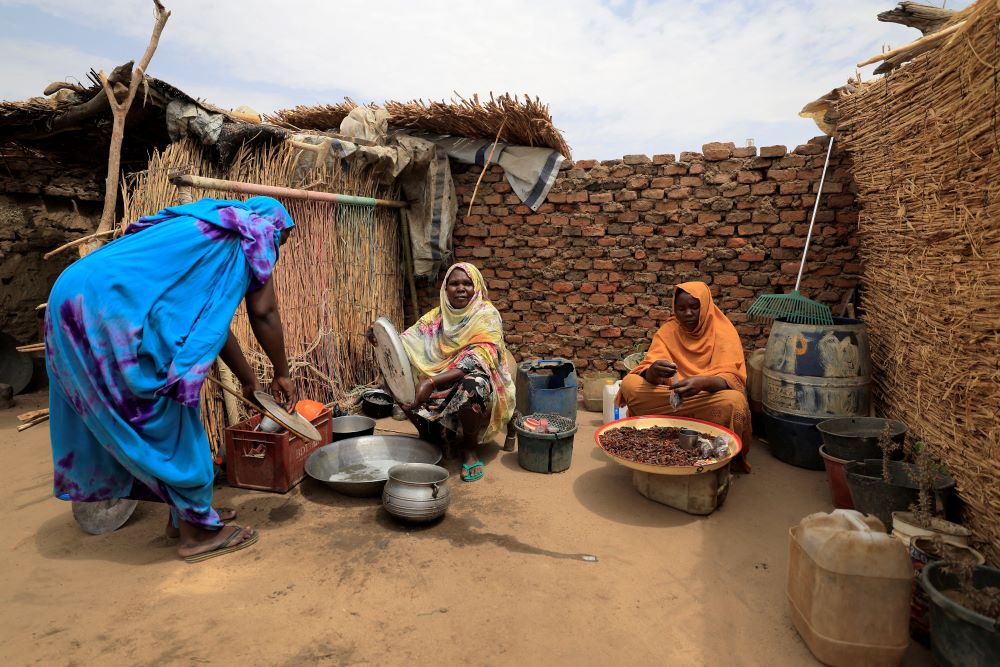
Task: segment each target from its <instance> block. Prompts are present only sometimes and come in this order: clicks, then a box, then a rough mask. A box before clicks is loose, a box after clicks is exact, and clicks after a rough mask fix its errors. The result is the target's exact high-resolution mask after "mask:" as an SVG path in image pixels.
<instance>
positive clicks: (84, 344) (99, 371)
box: [51, 294, 156, 427]
mask: <svg viewBox="0 0 1000 667" xmlns="http://www.w3.org/2000/svg"><path fill="white" fill-rule="evenodd" d="M59 320H60V324H61V327H62V331H63V333H64V334H65V336H66V338H67V339H68V340H69V341H70V342H71V343H72V345H73V347H74V349H76V350H77V352H78V354H81V355H83V362H84V366H85V367H86V368H87V371H88V373H87V374H88V378H87V383H88V384H89V385H90V386H91V387H92V388H93V389H95V391H93V392H89V394H88V395H89V396H90V401H93V400H95V399H94V397H96V396H106V397H107V399H108V400H109V401H110V403H111V405H110V407H112V408H113V409H114V411H115V412H116V413H118V414H119V415H120V416H121V417H123V418H124V419H125V420H126V421H128V422H129V423H130V424H132V425H133V426H136V427H139V426H141V425H142V424H143V423H145V422H146V421H147V420H148V419H149V418H150V417H151V416H152V415H153V413H154V408H155V403H156V399H155V398H143V397H141V396H136V395H135V394H134V393H133V392H132V391H131V389H130V388H129V386H128V383H127V382H126V381H125V373H126V371H127V370H128V369H129V368H132V367H134V366H135V365H136V363H137V359H136V356H135V353H134V352H131V351H130V350H131V345H130V342H131V339H133V338H134V337H135V336H136V335H137V332H138V329H135V328H133V329H130V330H125V331H123V330H121V329H118V328H113V327H109V326H105V327H104V329H105V330H104V331H103V332H102V333H104V334H105V335H106V337H107V339H109V340H110V341H111V349H110V350H105V349H102V348H104V347H106V345H104V344H103V341H104V340H105V337H104V336H98V337H97V340H96V341H91V339H90V336H88V333H87V322H86V309H85V307H84V303H83V295H82V294H81V295H77V296H76V297H75V298H73V299H67V300H66V301H63V302H62V304H60V306H59ZM116 352H117V353H118V354H119V355H120V356H119V357H117V358H115V356H114V355H115V353H116ZM51 365H52V367H53V368H54V369H55V370H56V371H57V373H59V374H60V375H65V374H64V373H62V372H61V371H60V369H59V366H60V364H59V357H58V355H57V356H55V357H54V358H53V359H52V360H51ZM75 385H76V383H72V384H70V385H69V386H66V385H64V391H66V395H67V397H68V398H69V399H70V403H71V404H72V405H73V407H74V408H75V409H77V410H78V411H79V414H81V415H83V414H85V413H86V412H87V409H88V407H90V405H91V404H92V403H91V402H88V400H86V399H84V397H83V396H82V395H81V393H80V392H78V391H75ZM99 389H104V390H105V391H99Z"/></svg>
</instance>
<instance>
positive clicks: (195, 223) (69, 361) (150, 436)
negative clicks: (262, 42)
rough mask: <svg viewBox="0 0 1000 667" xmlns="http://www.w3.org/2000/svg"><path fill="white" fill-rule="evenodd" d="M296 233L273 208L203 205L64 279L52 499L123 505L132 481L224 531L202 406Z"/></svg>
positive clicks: (168, 216) (264, 204)
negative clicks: (251, 300)
mask: <svg viewBox="0 0 1000 667" xmlns="http://www.w3.org/2000/svg"><path fill="white" fill-rule="evenodd" d="M292 226H293V222H292V219H291V217H290V216H289V215H288V212H287V211H286V210H285V208H284V207H283V206H282V205H281V204H280V203H279V202H278V201H277V200H275V199H272V198H270V197H253V198H251V199H249V200H247V201H246V202H239V201H226V200H218V199H202V200H201V201H198V202H195V203H193V204H186V205H184V206H176V207H173V208H168V209H164V210H162V211H160V212H159V213H157V214H156V215H153V216H148V217H145V218H140V219H139V221H137V222H136V223H134V224H132V225H130V226H129V227H128V229H127V230H126V232H125V235H124V236H123V237H122V238H120V239H117V240H116V241H114V242H112V243H110V244H108V245H106V246H104V247H103V248H101V249H100V250H97V251H96V252H93V253H91V254H90V255H87V256H86V257H84V258H82V259H80V260H79V261H77V262H76V263H74V264H72V265H71V266H70V267H69V268H67V269H66V270H65V271H64V272H63V273H62V275H61V276H59V279H58V280H57V281H56V284H55V286H54V287H53V288H52V293H51V294H50V296H49V303H48V308H47V313H46V320H45V352H46V366H47V368H48V372H49V378H50V380H51V383H50V385H51V386H50V390H49V408H50V418H51V435H52V455H53V461H54V464H55V480H54V487H55V488H54V490H55V495H57V496H61V495H63V494H68V495H69V497H70V498H71V499H72V500H78V501H94V500H107V499H111V498H122V497H125V496H128V495H129V494H130V492H131V490H132V484H133V481H134V480H135V479H138V480H139V481H140V482H142V483H143V484H145V485H146V486H148V487H149V488H150V489H152V490H153V491H154V492H155V493H156V494H157V495H159V496H160V497H161V498H162V499H163V500H164V501H166V502H167V503H169V504H170V506H171V507H172V508H173V509H174V510H175V511H176V515H177V516H179V517H180V518H181V519H184V520H186V521H188V522H190V523H193V524H197V525H200V526H203V527H218V526H220V525H221V523H220V522H219V517H218V515H217V514H216V512H215V511H214V510H213V509H212V507H211V502H212V482H213V477H214V471H213V468H212V458H211V449H210V447H209V443H208V438H207V436H206V434H205V430H204V428H203V427H202V425H201V415H200V410H199V408H198V397H199V393H200V390H201V385H202V382H203V381H204V378H205V375H206V374H207V373H208V371H209V369H210V368H211V366H212V363H213V362H214V361H215V358H216V357H217V356H218V354H219V352H220V351H221V349H222V346H223V344H224V343H225V341H226V337H227V335H228V332H229V324H230V321H231V320H232V318H233V314H234V313H235V312H236V308H237V307H238V306H239V303H240V301H241V300H242V299H243V297H244V296H245V295H246V293H247V292H248V291H252V290H254V289H258V288H260V287H261V286H263V285H264V284H265V283H266V282H267V281H268V279H270V277H271V273H272V271H273V270H274V265H275V263H276V262H277V260H278V246H279V243H280V235H281V231H282V230H284V229H288V228H290V227H292Z"/></svg>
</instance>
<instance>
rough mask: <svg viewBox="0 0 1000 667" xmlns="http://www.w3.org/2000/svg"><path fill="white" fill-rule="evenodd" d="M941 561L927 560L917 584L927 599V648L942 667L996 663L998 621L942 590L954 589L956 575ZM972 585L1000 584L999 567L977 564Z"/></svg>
mask: <svg viewBox="0 0 1000 667" xmlns="http://www.w3.org/2000/svg"><path fill="white" fill-rule="evenodd" d="M944 567H945V563H943V562H937V563H931V564H930V565H928V566H927V567H925V568H924V569H923V571H921V573H920V585H921V586H923V588H924V590H925V591H927V596H928V597H929V598H930V601H931V650H932V652H933V653H934V659H935V660H937V662H938V663H939V664H941V665H945V666H946V667H996V665H1000V630H998V628H997V624H998V622H1000V621H998V620H997V619H995V618H988V617H986V616H983V615H982V614H977V613H976V612H974V611H972V610H971V609H967V608H965V607H963V606H962V605H960V604H958V603H957V602H955V601H954V600H952V599H951V598H949V597H948V596H947V595H945V592H946V591H954V590H957V589H958V578H957V577H956V576H955V575H953V574H949V573H948V572H945V571H944V569H943V568H944ZM972 585H973V586H975V587H976V588H985V587H987V586H998V587H1000V570H998V569H996V568H993V567H986V566H985V565H980V566H979V567H977V568H976V569H975V570H974V571H973V574H972Z"/></svg>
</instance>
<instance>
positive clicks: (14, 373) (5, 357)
mask: <svg viewBox="0 0 1000 667" xmlns="http://www.w3.org/2000/svg"><path fill="white" fill-rule="evenodd" d="M34 370H35V366H34V363H33V362H32V361H31V355H29V354H25V353H24V352H18V351H17V341H16V340H14V339H13V338H11V337H10V336H8V335H7V334H5V333H2V332H0V384H9V385H10V386H11V387H13V388H14V393H15V394H20V393H21V392H22V391H24V388H25V387H27V386H28V383H29V382H31V376H32V375H33V374H34Z"/></svg>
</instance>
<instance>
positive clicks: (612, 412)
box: [601, 380, 628, 424]
mask: <svg viewBox="0 0 1000 667" xmlns="http://www.w3.org/2000/svg"><path fill="white" fill-rule="evenodd" d="M621 386H622V381H621V380H618V381H617V382H613V381H611V380H608V381H607V382H605V384H604V389H603V391H602V393H601V396H602V398H603V400H604V405H603V407H604V423H605V424H607V423H608V422H613V421H615V420H616V419H625V418H626V417H628V408H626V407H624V406H623V407H618V406H617V405H615V398H617V397H618V390H619V389H621Z"/></svg>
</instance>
